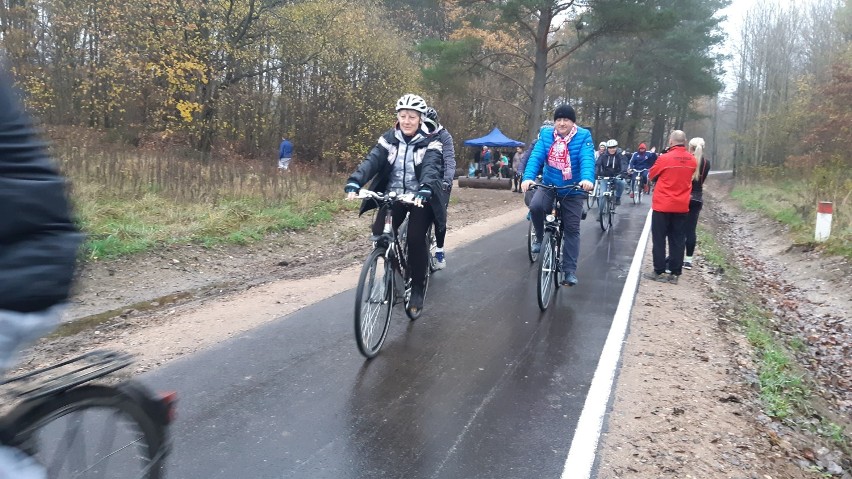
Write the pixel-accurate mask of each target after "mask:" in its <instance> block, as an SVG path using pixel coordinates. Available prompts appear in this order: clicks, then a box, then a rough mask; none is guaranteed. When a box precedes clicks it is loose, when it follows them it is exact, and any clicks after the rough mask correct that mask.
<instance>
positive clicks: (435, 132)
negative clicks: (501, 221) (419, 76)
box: [423, 107, 456, 269]
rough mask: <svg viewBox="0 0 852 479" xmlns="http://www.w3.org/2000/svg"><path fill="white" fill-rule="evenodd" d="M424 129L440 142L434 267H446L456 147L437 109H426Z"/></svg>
mask: <svg viewBox="0 0 852 479" xmlns="http://www.w3.org/2000/svg"><path fill="white" fill-rule="evenodd" d="M423 121H424V123H425V125H426V129H427V130H428V131H429V134H430V136H431V137H433V138H437V139H438V140H439V141H440V142H441V151H442V156H443V162H444V163H443V168H444V181H443V182H442V184H441V188H442V189H443V190H445V193H446V194H445V195H444V196H443V197H442V199H446V202H445V203H444V216H443V218H444V222H443V223H439V222H438V219H439V217H438V216H437V215H436V216H435V246H436V248H435V261H436V263H435V269H444V268H446V267H447V259H446V255H445V254H444V240H445V239H446V237H447V208H448V207H449V206H450V194H451V193H452V191H453V178H455V176H456V148H455V146H453V135H451V134H450V132H449V131H447V129H446V128H444V125H442V124H441V123H440V122H439V121H438V111H437V110H435V109H434V108H432V107H429V108H427V109H426V119H425V120H423Z"/></svg>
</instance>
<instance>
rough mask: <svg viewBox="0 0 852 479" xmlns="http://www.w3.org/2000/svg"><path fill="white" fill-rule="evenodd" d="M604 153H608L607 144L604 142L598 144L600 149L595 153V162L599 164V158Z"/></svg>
mask: <svg viewBox="0 0 852 479" xmlns="http://www.w3.org/2000/svg"><path fill="white" fill-rule="evenodd" d="M604 153H606V142H605V141H602V142H600V143H598V149H597V150H596V151H595V161H596V162H597V161H598V158H600V157H601V155H603V154H604Z"/></svg>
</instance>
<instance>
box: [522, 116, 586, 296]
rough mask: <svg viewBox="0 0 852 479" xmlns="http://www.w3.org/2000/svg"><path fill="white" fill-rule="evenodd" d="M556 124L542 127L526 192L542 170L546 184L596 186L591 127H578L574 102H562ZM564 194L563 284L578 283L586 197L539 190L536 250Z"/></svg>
mask: <svg viewBox="0 0 852 479" xmlns="http://www.w3.org/2000/svg"><path fill="white" fill-rule="evenodd" d="M553 121H554V124H555V126H554V127H545V128H542V130H541V132H540V133H539V136H538V141H537V142H536V144H535V147H534V148H533V151H532V153H530V157H529V160H528V161H527V165H526V169H525V170H524V181H523V183H521V189H522V190H523V191H524V192H526V191H527V190H529V188H530V186H532V185H533V184H534V183H535V181H534V180H535V177H536V176H537V175H538V174H539V173H541V174H542V183H544V184H545V185H549V186H557V187H569V186H575V185H579V186H580V187H581V188H582V189H583V190H585V191H591V190H592V188H594V181H595V176H594V175H595V146H594V144H593V143H592V135H591V133H589V130H586V129H585V128H581V127H579V126H577V124H576V121H577V115H576V113H575V112H574V108H573V107H572V106H571V105H562V106H560V107H559V108H557V109H556V111H555V112H554V114H553ZM557 195H558V196H559V197H561V202H560V203H561V205H562V208H561V211H560V214H561V215H562V225H563V228H564V229H565V231H564V235H563V238H564V239H563V252H564V255H563V258H562V278H561V279H560V281H561V282H562V284H565V285H568V286H573V285H575V284H577V275H576V271H577V257H578V256H579V254H580V220H581V218H582V215H583V199H584V196H583V194H582V193H580V192H578V191H572V190H567V189H566V190H546V189H539V190H536V192H535V194H534V196H533V198H532V201H531V202H530V205H529V206H530V213H531V216H532V222H533V228H535V234H536V238H538V240H537V242H536V243H533V245H532V252H533V253H538V252H540V251H541V238H542V234H543V228H544V217H545V215H547V214H548V213H550V208H551V206H552V205H553V200H554V197H555V196H557Z"/></svg>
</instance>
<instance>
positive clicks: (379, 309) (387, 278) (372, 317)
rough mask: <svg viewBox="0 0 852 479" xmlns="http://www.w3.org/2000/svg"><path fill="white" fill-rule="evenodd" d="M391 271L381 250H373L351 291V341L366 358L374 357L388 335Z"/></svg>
mask: <svg viewBox="0 0 852 479" xmlns="http://www.w3.org/2000/svg"><path fill="white" fill-rule="evenodd" d="M393 277H394V271H393V266H391V263H390V261H388V258H387V257H386V256H385V252H384V250H381V249H378V248H376V249H374V250H373V251H372V252H371V253H370V255H369V256H367V259H366V261H364V266H363V267H362V268H361V276H360V277H359V278H358V287H357V288H355V342H356V343H357V344H358V350H359V351H361V354H363V355H364V356H365V357H367V358H374V357H375V356H376V354H378V353H379V349H381V348H382V344H383V343H384V342H385V338H386V337H387V335H388V326H389V325H390V319H391V313H392V312H393V299H394V298H393V296H394V289H393Z"/></svg>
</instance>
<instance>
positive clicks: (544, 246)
mask: <svg viewBox="0 0 852 479" xmlns="http://www.w3.org/2000/svg"><path fill="white" fill-rule="evenodd" d="M530 188H531V189H533V188H544V189H548V190H560V191H583V192H584V193H585V191H584V190H583V189H582V188H580V186H578V185H574V186H569V187H561V188H557V187H555V186H547V185H542V184H540V183H536V184H534V185H532V186H530ZM561 207H562V205H561V198H560V197H559V196H558V195H557V196H555V197H554V199H553V206H552V207H551V209H550V214H548V215H547V216H545V218H544V232H543V234H542V238H541V252H540V253H539V263H538V289H537V296H538V307H539V308H540V309H541V310H542V311H544V310H546V309H547V307H548V306H549V305H550V298H551V297H552V296H553V294H554V292H555V291H556V289H558V288H559V280H558V276H559V271H560V269H561V267H562V231H563V230H562V215H561V214H559V211H560V209H561Z"/></svg>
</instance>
